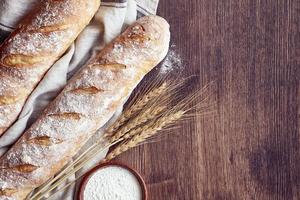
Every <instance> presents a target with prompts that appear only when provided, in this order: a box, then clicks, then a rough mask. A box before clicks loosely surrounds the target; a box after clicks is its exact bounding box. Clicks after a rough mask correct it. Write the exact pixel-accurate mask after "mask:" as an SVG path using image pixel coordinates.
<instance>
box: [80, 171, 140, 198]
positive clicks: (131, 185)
mask: <svg viewBox="0 0 300 200" xmlns="http://www.w3.org/2000/svg"><path fill="white" fill-rule="evenodd" d="M83 195H84V199H85V200H141V199H142V192H141V188H140V184H139V182H138V180H137V178H136V177H135V176H134V175H133V174H132V173H131V172H130V171H128V170H127V169H124V168H122V167H115V166H114V167H105V168H104V169H101V170H99V171H97V172H96V173H95V174H94V175H93V176H92V177H91V178H90V180H89V181H88V183H87V185H86V187H85V190H84V194H83Z"/></svg>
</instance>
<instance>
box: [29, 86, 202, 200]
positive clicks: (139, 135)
mask: <svg viewBox="0 0 300 200" xmlns="http://www.w3.org/2000/svg"><path fill="white" fill-rule="evenodd" d="M179 86H182V83H179V84H175V85H167V83H163V84H162V85H161V86H159V87H158V88H154V89H153V88H151V90H150V91H149V92H147V93H146V94H145V95H144V96H143V97H142V98H140V99H138V100H133V101H132V102H133V103H132V104H130V106H129V108H128V109H126V110H125V111H124V112H123V114H122V115H121V116H120V117H119V119H118V120H117V121H116V122H115V123H114V124H113V125H112V126H111V127H110V128H109V129H108V131H107V132H106V133H105V134H104V137H103V138H106V141H105V142H106V144H105V146H106V147H111V146H112V145H115V144H116V143H119V144H118V145H117V146H116V148H115V149H114V150H113V151H112V152H111V153H109V154H108V156H107V157H106V159H105V161H108V160H111V159H113V158H114V157H116V156H118V155H119V154H121V153H123V152H124V151H127V150H128V149H130V148H133V147H135V146H137V145H138V144H140V143H142V142H144V141H145V140H146V139H147V138H149V137H151V136H153V135H155V134H156V133H157V132H159V131H160V130H161V129H163V128H164V127H166V126H167V125H170V124H172V123H173V122H175V121H176V120H179V119H180V118H181V117H182V116H183V115H186V114H187V115H186V116H188V115H189V113H187V112H189V111H191V108H187V104H189V103H191V102H193V101H194V100H196V99H197V98H198V97H199V96H200V94H203V93H202V92H201V91H197V92H196V93H193V94H192V95H189V96H185V97H184V98H183V99H182V100H180V101H179V102H178V103H177V104H176V105H175V106H172V107H171V108H170V109H167V105H168V106H170V105H171V104H170V97H172V98H174V97H176V96H177V97H179V96H180V95H181V94H180V93H179V92H178V91H177V89H178V88H177V87H179ZM167 89H168V90H167ZM166 91H168V94H166ZM204 100H205V99H204ZM201 102H202V101H201ZM198 106H199V104H197V106H196V107H198ZM143 110H145V111H144V112H142V111H143ZM100 141H101V142H103V141H102V140H100ZM100 141H97V142H96V143H95V144H94V145H92V146H91V147H90V148H89V149H88V150H86V151H85V152H84V153H82V154H81V155H80V156H79V157H78V158H77V159H76V160H75V161H74V162H72V163H70V164H69V166H67V167H66V168H65V169H64V170H62V171H61V172H60V173H59V174H58V176H56V177H54V179H52V180H51V181H50V182H49V183H47V184H46V185H45V186H43V187H42V188H40V189H39V190H38V192H37V193H36V194H34V196H33V197H34V198H31V199H40V198H42V197H44V196H45V195H46V194H48V193H49V192H50V191H52V190H54V189H55V188H57V187H58V186H59V185H61V183H63V181H64V180H66V179H67V178H68V177H70V176H71V175H73V174H74V173H76V172H77V171H78V170H80V169H81V168H82V167H83V166H84V165H85V164H86V163H87V162H88V161H89V160H90V159H92V158H93V157H94V156H95V155H96V154H97V152H99V151H101V150H102V149H104V147H103V146H101V145H100V144H101V142H100ZM76 180H77V179H76ZM71 184H73V182H70V183H68V184H67V185H66V186H64V187H63V188H66V187H68V186H70V185H71ZM60 190H61V189H60ZM60 190H58V191H60Z"/></svg>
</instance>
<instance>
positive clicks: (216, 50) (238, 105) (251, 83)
mask: <svg viewBox="0 0 300 200" xmlns="http://www.w3.org/2000/svg"><path fill="white" fill-rule="evenodd" d="M158 13H159V15H161V16H164V17H165V18H166V19H168V21H169V22H170V24H171V30H172V43H173V44H176V49H177V50H178V51H179V52H180V54H181V56H182V57H183V60H184V65H185V71H184V73H183V74H182V75H181V76H183V77H188V76H190V75H194V74H197V75H199V77H198V78H197V79H196V81H195V82H193V83H192V84H191V85H190V87H194V88H199V89H200V88H202V87H203V86H204V85H206V84H207V83H209V82H211V81H215V82H216V85H217V87H216V94H215V95H216V97H217V106H216V112H215V113H214V114H213V115H207V116H202V117H195V118H193V119H191V120H190V121H189V122H188V123H182V124H181V126H180V127H179V128H178V129H176V130H173V131H174V132H176V134H174V135H169V136H168V137H167V138H164V139H163V140H161V141H159V142H157V143H150V144H146V145H143V146H140V147H139V148H136V149H133V150H131V151H129V152H127V153H125V154H124V155H122V156H121V157H120V158H119V159H120V160H121V161H122V162H123V163H126V164H129V165H131V166H133V167H135V168H136V169H137V170H138V171H140V172H141V173H142V174H143V176H144V178H145V180H146V182H147V185H148V189H149V197H150V198H149V199H150V200H169V199H170V200H177V199H178V200H199V199H200V200H201V199H204V200H210V199H212V200H225V199H226V200H244V199H245V200H248V199H249V200H250V199H251V200H252V199H253V200H254V199H255V200H256V199H258V200H268V199H270V200H276V199H280V200H281V199H287V200H298V199H300V151H299V148H300V144H299V142H300V135H299V133H300V128H299V127H300V126H299V125H300V117H299V115H300V87H299V86H300V81H299V80H300V1H299V0H182V1H179V0H177V1H174V0H161V3H160V7H159V12H158Z"/></svg>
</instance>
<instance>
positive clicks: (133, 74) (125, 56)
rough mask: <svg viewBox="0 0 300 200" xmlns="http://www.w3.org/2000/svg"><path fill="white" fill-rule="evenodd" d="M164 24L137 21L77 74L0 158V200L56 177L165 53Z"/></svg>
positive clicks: (20, 196)
mask: <svg viewBox="0 0 300 200" xmlns="http://www.w3.org/2000/svg"><path fill="white" fill-rule="evenodd" d="M169 40H170V32H169V25H168V23H167V22H166V21H165V20H164V19H162V18H161V17H157V16H147V17H143V18H141V19H139V20H138V21H137V22H135V23H134V24H133V25H132V26H130V27H129V28H128V29H126V31H125V32H124V33H123V34H121V35H120V36H119V37H117V38H116V39H115V40H114V41H113V42H111V43H110V44H109V45H107V46H106V47H105V48H104V49H103V50H102V51H101V52H100V53H99V54H98V55H96V56H94V57H93V58H91V59H90V61H89V62H88V63H87V64H86V65H85V66H84V67H83V68H82V70H81V71H79V72H78V73H77V74H76V75H75V76H74V77H73V78H72V79H71V80H70V81H69V82H68V84H67V86H66V87H65V88H64V90H63V91H62V92H61V93H60V94H59V95H58V97H57V98H56V99H55V100H54V101H53V102H52V103H51V104H50V105H49V106H48V107H47V108H46V109H45V111H44V113H43V114H42V116H41V117H39V118H38V120H37V121H36V122H35V123H34V124H33V125H32V126H31V127H30V128H29V129H28V130H27V131H26V132H25V133H24V135H23V136H22V137H21V138H20V139H19V140H18V142H17V143H16V144H15V145H14V146H13V147H12V148H11V149H10V150H9V151H8V152H7V153H6V154H5V155H4V156H3V157H2V158H1V159H0V199H1V197H2V199H5V198H6V199H24V198H25V197H26V195H28V193H30V192H31V191H32V190H33V189H34V188H36V187H38V186H40V185H41V184H43V183H44V182H45V181H47V180H48V179H49V178H50V177H52V176H53V175H54V174H56V173H57V172H58V171H59V170H60V169H62V167H63V166H64V165H66V164H67V162H69V161H70V159H71V158H72V157H73V156H74V155H75V154H76V153H77V152H78V151H79V150H80V148H81V147H82V146H83V145H84V144H85V143H86V141H87V140H88V139H89V138H90V137H91V136H92V135H93V134H94V133H95V132H96V130H97V129H99V128H100V127H102V126H103V125H104V124H105V123H106V122H107V121H108V120H109V119H110V118H111V117H112V115H113V114H114V113H115V111H116V109H117V107H118V106H119V105H121V104H123V103H124V101H125V100H126V98H127V96H128V95H130V93H131V92H132V90H133V89H134V88H135V86H136V85H137V84H138V83H139V81H140V80H141V79H142V78H143V76H144V75H145V74H147V73H148V72H149V71H150V70H151V69H152V68H153V67H154V66H156V65H157V64H158V63H159V62H160V61H161V60H162V59H163V58H164V57H165V56H166V54H167V51H168V48H169Z"/></svg>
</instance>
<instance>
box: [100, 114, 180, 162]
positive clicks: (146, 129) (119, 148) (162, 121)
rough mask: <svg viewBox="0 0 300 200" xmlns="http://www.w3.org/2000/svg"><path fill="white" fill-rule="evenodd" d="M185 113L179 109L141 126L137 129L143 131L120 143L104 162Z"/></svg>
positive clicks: (150, 135)
mask: <svg viewBox="0 0 300 200" xmlns="http://www.w3.org/2000/svg"><path fill="white" fill-rule="evenodd" d="M183 115H184V112H183V111H178V112H176V113H174V114H170V115H167V116H164V117H162V118H161V119H158V120H157V121H156V122H155V123H153V124H151V125H149V126H148V127H143V128H141V129H140V130H138V131H137V132H141V133H140V134H132V135H133V137H132V138H131V139H129V140H128V141H125V142H123V143H122V144H120V145H118V146H117V147H116V148H115V149H114V150H113V151H112V152H110V153H109V154H108V155H107V156H106V158H105V159H104V160H103V162H107V161H109V160H112V159H113V158H115V157H117V156H118V155H120V154H121V153H123V152H125V151H127V150H128V149H131V148H133V147H135V146H137V145H138V144H140V143H141V142H143V141H145V140H146V139H147V138H149V137H152V136H153V135H155V134H156V133H157V132H159V131H160V130H162V129H163V128H164V127H166V126H167V125H170V124H172V123H174V122H175V121H177V120H178V119H180V118H181V117H182V116H183ZM146 126H147V125H146Z"/></svg>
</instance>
